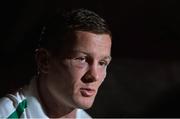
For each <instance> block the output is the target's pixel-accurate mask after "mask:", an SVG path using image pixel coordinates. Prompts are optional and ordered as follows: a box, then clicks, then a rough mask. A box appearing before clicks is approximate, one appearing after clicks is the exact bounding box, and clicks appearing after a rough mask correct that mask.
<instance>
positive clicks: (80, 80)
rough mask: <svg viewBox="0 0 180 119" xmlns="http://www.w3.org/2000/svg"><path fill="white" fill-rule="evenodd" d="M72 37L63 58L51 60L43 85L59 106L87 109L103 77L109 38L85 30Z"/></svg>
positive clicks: (104, 75) (109, 50)
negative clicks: (71, 43) (70, 45)
mask: <svg viewBox="0 0 180 119" xmlns="http://www.w3.org/2000/svg"><path fill="white" fill-rule="evenodd" d="M72 38H73V40H74V44H73V45H72V47H71V48H70V49H69V50H68V54H66V56H65V57H64V58H58V57H51V59H50V62H49V70H48V75H47V76H48V78H47V80H46V83H47V85H48V89H49V90H50V92H51V93H52V95H53V96H54V97H55V98H56V99H57V100H58V101H59V102H60V103H64V104H66V105H68V106H70V107H72V108H83V109H87V108H90V107H91V106H92V104H93V102H94V99H95V96H96V94H97V91H98V88H99V86H100V85H101V83H102V82H103V80H104V78H105V77H106V68H107V65H108V64H109V62H110V60H111V57H110V52H111V38H110V36H109V35H108V34H94V33H90V32H85V31H76V32H75V33H74V35H73V37H72ZM59 55H60V54H59ZM57 104H58V102H57Z"/></svg>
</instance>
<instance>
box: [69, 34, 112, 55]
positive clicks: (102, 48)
mask: <svg viewBox="0 0 180 119" xmlns="http://www.w3.org/2000/svg"><path fill="white" fill-rule="evenodd" d="M72 36H73V37H71V38H72V39H73V45H72V46H73V47H72V50H77V51H83V52H87V53H89V54H95V55H96V54H98V55H105V56H107V55H110V51H111V37H110V35H109V34H95V33H91V32H87V31H75V32H74V33H73V35H72Z"/></svg>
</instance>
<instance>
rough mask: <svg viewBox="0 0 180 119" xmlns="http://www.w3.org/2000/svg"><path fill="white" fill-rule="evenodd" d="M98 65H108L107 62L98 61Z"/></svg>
mask: <svg viewBox="0 0 180 119" xmlns="http://www.w3.org/2000/svg"><path fill="white" fill-rule="evenodd" d="M99 65H101V66H107V65H108V62H107V61H100V62H99Z"/></svg>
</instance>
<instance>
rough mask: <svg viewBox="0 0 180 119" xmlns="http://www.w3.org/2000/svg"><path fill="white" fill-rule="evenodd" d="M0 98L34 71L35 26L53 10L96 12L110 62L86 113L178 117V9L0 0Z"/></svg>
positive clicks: (141, 2)
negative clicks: (108, 35) (106, 35)
mask: <svg viewBox="0 0 180 119" xmlns="http://www.w3.org/2000/svg"><path fill="white" fill-rule="evenodd" d="M1 5H2V7H1V8H2V10H1V22H0V26H1V27H0V29H1V40H0V41H1V43H0V45H1V46H0V48H1V49H0V56H1V58H0V73H1V74H0V75H1V83H0V96H1V97H2V96H4V95H5V94H6V93H8V92H10V91H13V90H14V89H17V88H18V87H20V86H21V85H24V84H26V83H27V82H28V81H29V80H30V79H31V77H32V75H33V74H34V68H35V64H34V57H33V53H34V48H35V47H36V45H35V44H36V42H37V40H38V39H39V33H40V29H41V27H40V26H41V25H42V24H43V22H44V20H45V19H46V18H47V16H49V15H52V14H53V13H54V11H56V9H59V10H64V9H73V8H79V7H81V8H86V9H90V10H93V11H95V12H97V13H98V14H99V15H100V16H102V17H104V18H105V19H106V20H107V22H108V23H109V25H110V28H111V30H112V34H113V48H112V57H113V60H112V62H111V64H110V66H109V68H108V76H107V78H106V81H105V82H104V84H103V85H102V86H101V87H100V90H99V93H98V95H97V98H96V100H95V103H94V105H93V107H92V108H91V109H89V110H87V111H88V113H89V114H90V115H91V116H92V117H94V118H95V117H124V118H127V117H180V113H179V112H180V102H179V100H180V92H179V91H180V55H179V50H180V42H179V38H180V7H179V5H180V4H178V2H177V1H176V0H151V1H147V0H121V1H112V0H111V1H110V0H74V1H73V0H71V1H70V0H52V1H48V0H7V1H4V2H3V3H1Z"/></svg>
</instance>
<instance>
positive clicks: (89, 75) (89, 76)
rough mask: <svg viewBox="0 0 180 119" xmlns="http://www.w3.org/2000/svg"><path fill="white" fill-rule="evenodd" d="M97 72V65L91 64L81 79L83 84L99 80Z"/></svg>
mask: <svg viewBox="0 0 180 119" xmlns="http://www.w3.org/2000/svg"><path fill="white" fill-rule="evenodd" d="M99 75H100V74H99V71H98V65H96V64H93V65H91V66H89V68H88V70H87V72H86V74H85V75H84V77H83V78H82V81H83V82H84V83H91V82H95V81H97V80H98V79H99Z"/></svg>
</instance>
